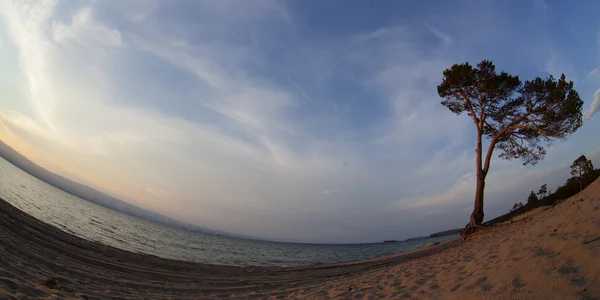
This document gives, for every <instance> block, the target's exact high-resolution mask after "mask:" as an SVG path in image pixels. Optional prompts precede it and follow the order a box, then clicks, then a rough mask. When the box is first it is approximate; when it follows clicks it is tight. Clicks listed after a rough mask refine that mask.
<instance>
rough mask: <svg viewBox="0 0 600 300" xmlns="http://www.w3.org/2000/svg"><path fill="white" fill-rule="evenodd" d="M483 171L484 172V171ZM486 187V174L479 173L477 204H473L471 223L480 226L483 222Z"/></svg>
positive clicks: (476, 194)
mask: <svg viewBox="0 0 600 300" xmlns="http://www.w3.org/2000/svg"><path fill="white" fill-rule="evenodd" d="M482 173H483V172H482ZM484 189H485V176H484V175H483V174H478V176H477V189H476V190H475V204H474V206H473V213H472V214H471V219H470V222H469V225H471V226H478V225H481V223H483V192H484Z"/></svg>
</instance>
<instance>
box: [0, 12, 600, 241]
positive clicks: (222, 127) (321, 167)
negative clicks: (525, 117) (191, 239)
mask: <svg viewBox="0 0 600 300" xmlns="http://www.w3.org/2000/svg"><path fill="white" fill-rule="evenodd" d="M299 5H300V6H302V5H303V4H299ZM415 5H416V4H415ZM490 5H491V4H490ZM494 5H496V6H498V7H495V6H487V4H486V5H483V4H481V5H475V6H473V5H470V6H468V9H467V8H465V7H462V6H460V5H459V6H457V7H456V8H455V11H452V12H431V14H430V15H429V14H428V15H426V16H423V17H418V18H417V17H415V16H411V15H410V14H407V15H405V16H402V20H404V21H402V22H400V21H398V19H389V20H387V21H385V22H384V21H383V20H380V19H379V17H378V16H368V14H367V16H366V17H367V19H365V22H364V24H363V23H361V24H362V25H359V26H358V25H357V26H354V25H353V26H349V24H346V23H343V22H342V21H340V22H341V23H340V24H337V23H336V24H332V25H331V26H319V27H318V28H315V27H313V26H317V25H313V24H320V23H319V21H318V20H316V19H315V20H314V22H313V21H311V22H308V21H307V20H308V19H310V18H308V17H307V16H313V14H314V13H315V12H311V11H310V10H311V9H314V8H310V7H296V6H293V5H291V3H289V2H279V1H253V2H239V1H218V2H211V1H197V2H162V1H138V0H129V1H120V2H118V4H117V3H116V2H114V3H113V2H101V1H84V2H68V1H65V2H62V1H40V2H35V1H29V2H15V3H10V2H6V1H4V2H0V20H1V23H0V24H1V25H2V26H3V27H2V30H0V38H2V44H3V45H4V46H3V47H2V48H0V62H2V63H6V66H7V67H6V68H3V69H2V70H0V79H3V80H4V79H6V80H7V82H9V83H10V84H6V85H2V87H3V90H2V91H1V92H0V93H2V97H3V100H2V101H3V103H2V104H3V107H2V110H1V111H0V122H2V124H3V128H4V129H3V130H2V131H0V137H2V138H4V137H10V138H14V139H15V140H17V139H18V141H19V143H18V144H19V145H21V146H22V147H23V149H25V148H27V149H28V150H30V151H29V152H30V153H33V154H36V157H33V158H34V160H36V161H37V162H40V163H42V164H44V166H47V167H49V168H51V169H52V170H54V171H57V172H59V173H61V174H66V173H68V174H69V175H70V176H71V177H73V179H76V180H81V181H84V182H86V183H89V184H91V185H93V186H94V187H96V188H99V189H103V190H105V191H108V192H111V193H113V194H116V195H118V196H120V197H123V198H124V199H125V200H127V201H131V202H133V203H135V204H137V205H140V206H143V207H145V208H150V209H153V210H156V211H159V212H162V213H165V214H167V215H170V216H173V217H177V218H180V219H182V220H186V221H189V222H193V223H198V224H201V225H204V226H209V227H215V228H217V229H222V230H229V231H233V232H240V233H243V234H248V235H252V236H260V237H267V238H276V239H286V240H295V241H313V242H314V241H327V242H348V241H367V240H370V239H373V240H381V239H384V238H390V237H389V234H391V233H393V234H395V235H401V236H408V235H414V234H420V233H421V232H418V233H417V232H414V231H413V229H412V227H410V225H411V224H412V222H414V220H415V219H414V216H415V215H418V214H417V213H415V211H418V210H421V211H432V210H431V207H437V208H436V210H435V211H436V213H437V215H436V216H438V217H437V218H436V219H437V220H439V222H438V223H436V224H428V225H426V226H424V227H420V228H421V230H441V229H444V227H454V226H457V225H456V224H458V223H461V224H460V225H462V222H463V219H465V218H466V217H467V216H468V213H469V212H468V207H469V205H470V202H471V200H470V198H472V197H471V196H470V194H471V193H472V184H473V183H469V181H470V180H471V179H472V178H471V177H469V176H470V175H469V174H470V173H471V172H472V165H473V163H472V162H471V161H472V159H473V139H472V137H473V135H472V134H473V128H472V124H470V123H469V120H468V118H462V117H457V116H455V115H454V114H452V113H451V112H449V111H448V110H447V109H445V108H444V107H443V106H441V105H440V99H439V97H438V96H437V93H436V86H437V84H439V82H440V81H441V78H442V71H443V70H444V69H445V68H447V67H449V66H450V65H452V64H453V63H456V62H463V61H465V60H468V61H471V62H475V61H476V60H479V59H481V58H482V56H481V55H483V54H485V55H486V57H485V58H490V59H493V60H496V59H498V60H499V61H502V62H503V65H500V64H499V66H498V67H499V68H501V69H505V68H506V69H507V70H513V69H517V70H521V69H520V68H521V67H522V68H523V69H527V70H528V71H531V70H533V71H531V72H535V71H537V70H541V69H544V68H545V69H546V70H547V71H548V72H550V73H552V74H554V73H556V72H566V73H567V74H568V75H569V76H570V77H571V76H576V75H577V74H585V73H586V72H587V71H585V72H581V70H578V69H576V68H575V67H574V66H578V65H582V64H580V63H567V62H571V61H573V62H574V61H575V60H573V57H572V56H569V55H568V53H566V52H565V51H562V52H561V51H554V52H553V50H548V49H546V50H547V51H546V52H542V53H540V54H539V55H537V56H540V57H544V58H545V57H550V59H549V60H548V61H544V62H540V63H535V64H534V63H532V62H531V59H530V58H531V55H530V54H527V55H524V54H522V52H519V51H520V50H519V49H522V48H520V47H513V46H514V45H518V42H519V38H521V39H522V38H524V37H531V38H532V39H533V40H535V41H536V43H530V44H537V42H538V41H540V39H541V38H540V36H543V35H539V34H538V33H539V32H538V31H536V30H532V31H531V32H529V31H528V30H521V29H519V31H518V32H516V31H515V30H516V29H515V28H513V27H517V26H516V25H515V26H512V25H510V26H506V24H513V22H507V20H504V19H502V17H501V16H502V14H499V15H500V17H499V16H497V15H496V14H492V13H495V12H503V11H504V12H506V11H507V9H508V8H507V7H505V6H503V5H504V4H502V5H501V4H494ZM471 10H472V11H471ZM427 11H429V10H427ZM347 13H348V15H347V16H346V17H349V18H348V20H350V19H352V20H354V17H353V16H352V14H353V13H354V14H357V15H361V14H363V12H358V11H356V12H347ZM317 15H318V14H315V15H314V16H317ZM456 15H460V16H463V15H464V16H465V18H460V19H464V20H471V19H469V18H466V16H468V15H471V16H476V17H475V19H473V21H472V22H473V24H476V26H475V25H473V24H470V23H469V24H467V23H465V24H463V23H457V22H455V21H454V20H456ZM506 15H510V16H512V15H513V14H512V13H508V12H507V13H506ZM491 16H493V17H491ZM399 18H400V17H399ZM311 20H312V19H311ZM517 21H519V20H517ZM519 22H520V23H518V24H521V23H523V22H525V21H524V20H520V21H519ZM382 24H383V25H382ZM424 24H425V25H424ZM427 24H428V25H427ZM441 24H444V25H441ZM321 25H322V24H321ZM338 25H339V27H338ZM346 25H348V26H346ZM355 25H356V24H355ZM528 32H529V33H528ZM517 33H518V36H519V37H518V38H515V39H514V40H513V39H512V38H511V37H512V36H514V35H515V34H517ZM498 37H501V38H506V39H507V42H506V45H508V44H510V45H511V47H508V46H507V47H508V48H505V49H504V48H503V49H495V48H496V47H497V44H496V43H497V41H496V39H498V40H499V39H501V38H498ZM503 43H504V42H503ZM440 45H441V47H440ZM492 48H494V49H492ZM7 49H9V50H7ZM544 49H545V48H544ZM517 50H519V51H517ZM542 50H543V49H542ZM495 53H500V54H498V55H496V54H495ZM559 54H560V55H559ZM488 55H491V56H492V57H487V56H488ZM507 57H510V59H507ZM513 60H514V63H511V62H512V61H513ZM8 80H12V81H8ZM13 83H14V84H13ZM588 89H589V88H588ZM595 89H597V87H594V90H595ZM582 94H584V93H583V92H582ZM597 95H598V93H596V101H594V103H592V105H591V106H590V111H588V114H587V116H591V115H593V114H594V113H595V112H596V111H597V106H598V100H597V99H598V97H597ZM4 99H6V100H4ZM27 149H26V150H27ZM49 162H52V163H51V164H50V163H49ZM515 165H518V163H517V164H507V165H502V164H499V163H495V164H494V166H493V167H494V168H498V169H501V170H502V172H503V173H502V174H503V175H502V176H500V177H498V178H499V179H497V180H499V181H502V180H504V178H510V177H511V175H510V174H519V173H520V172H521V170H520V169H516V167H515ZM495 180H496V179H495ZM507 182H509V183H511V184H512V183H513V181H507ZM507 184H508V183H507ZM505 186H506V185H503V184H498V187H497V188H495V187H493V188H490V195H491V196H490V197H492V198H493V197H498V196H495V195H497V194H500V192H499V191H501V189H502V188H503V187H505ZM524 188H525V187H524V185H522V186H520V188H516V189H514V190H515V195H517V194H518V193H521V192H523V190H522V189H524ZM525 192H526V191H525ZM515 197H516V196H515ZM511 201H512V200H511ZM498 203H500V202H498ZM390 207H393V208H394V210H390ZM457 207H458V208H459V209H457ZM492 207H493V206H492ZM502 209H504V208H502ZM498 211H500V210H498ZM494 212H495V211H494ZM444 214H446V215H448V216H447V217H444V216H443V215H444ZM399 216H402V217H399ZM459 221H460V222H459ZM399 228H400V229H399ZM398 230H400V231H398ZM316 232H319V233H320V234H319V235H316Z"/></svg>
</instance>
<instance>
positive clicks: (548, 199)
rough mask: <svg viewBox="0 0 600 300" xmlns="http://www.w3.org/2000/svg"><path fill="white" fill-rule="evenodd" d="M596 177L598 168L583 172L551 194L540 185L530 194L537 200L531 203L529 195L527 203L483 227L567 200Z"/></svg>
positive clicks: (598, 174) (486, 223) (599, 171)
mask: <svg viewBox="0 0 600 300" xmlns="http://www.w3.org/2000/svg"><path fill="white" fill-rule="evenodd" d="M580 158H581V157H580ZM580 158H578V159H580ZM584 158H585V156H584ZM574 166H575V164H573V166H571V168H572V169H573V168H574ZM590 166H591V162H590ZM598 177H600V168H599V169H593V167H592V168H590V169H587V170H585V172H583V173H582V174H581V175H580V176H573V177H571V178H569V179H567V181H566V182H565V183H564V184H563V185H561V186H559V187H557V188H556V190H555V191H554V192H553V193H552V192H549V191H547V190H546V185H542V187H540V190H539V192H538V193H537V194H536V193H534V192H532V194H533V195H534V196H538V197H539V199H538V200H535V201H532V200H531V199H532V198H533V197H532V194H530V195H529V197H528V198H527V200H529V201H527V203H526V204H523V203H517V204H515V205H514V206H513V207H512V208H511V209H510V211H509V212H508V213H507V214H504V215H501V216H499V217H497V218H495V219H492V220H489V221H487V222H485V223H484V224H485V225H493V224H497V223H502V222H505V221H508V220H510V219H511V218H513V217H515V216H518V215H520V214H523V213H525V212H528V211H530V210H532V209H534V208H537V207H540V206H549V205H554V204H556V203H557V202H559V201H561V200H564V199H567V198H569V197H571V196H573V195H575V194H577V193H579V192H580V191H581V190H582V189H583V188H585V187H586V186H588V185H590V184H591V183H592V182H594V181H595V180H596V179H597V178H598Z"/></svg>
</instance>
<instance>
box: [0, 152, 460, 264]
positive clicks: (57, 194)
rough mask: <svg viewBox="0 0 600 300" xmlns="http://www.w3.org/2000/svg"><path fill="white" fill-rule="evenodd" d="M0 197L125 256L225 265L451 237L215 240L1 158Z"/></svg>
mask: <svg viewBox="0 0 600 300" xmlns="http://www.w3.org/2000/svg"><path fill="white" fill-rule="evenodd" d="M0 197H1V198H3V199H5V200H6V201H8V202H10V203H12V204H13V205H15V206H16V207H18V208H20V209H21V210H23V211H25V212H27V213H29V214H31V215H32V216H34V217H36V218H38V219H40V220H42V221H44V222H46V223H50V224H52V225H54V226H56V227H58V228H60V229H62V230H64V231H66V232H69V233H72V234H75V235H77V236H79V237H82V238H84V239H88V240H92V241H97V242H100V243H104V244H108V245H111V246H114V247H117V248H121V249H124V250H129V251H134V252H143V253H149V254H154V255H157V256H161V257H165V258H172V259H179V260H188V261H196V262H201V263H211V264H224V265H262V266H274V265H277V266H295V265H310V264H317V263H326V262H340V261H349V260H358V259H365V258H372V257H377V256H381V255H385V254H391V253H397V252H402V251H407V250H412V249H416V248H420V247H423V245H424V244H426V243H432V242H437V241H443V240H447V239H449V238H454V237H456V236H450V237H441V238H432V239H426V240H420V241H411V242H399V243H385V244H384V243H381V244H353V245H313V244H292V243H277V242H265V241H254V240H246V239H237V238H230V237H223V236H214V235H209V234H202V233H198V232H192V231H187V230H183V229H178V228H172V227H167V226H163V225H161V224H157V223H153V222H150V221H146V220H142V219H138V218H135V217H131V216H128V215H125V214H122V213H119V212H116V211H113V210H110V209H107V208H104V207H102V206H98V205H96V204H93V203H91V202H88V201H86V200H83V199H81V198H78V197H76V196H73V195H71V194H68V193H65V192H63V191H61V190H59V189H56V188H54V187H52V186H50V185H48V184H46V183H44V182H42V181H40V180H38V179H37V178H35V177H33V176H31V175H29V174H27V173H25V172H23V171H22V170H21V169H19V168H17V167H15V166H13V165H12V164H10V163H9V162H7V161H6V160H4V159H2V158H0Z"/></svg>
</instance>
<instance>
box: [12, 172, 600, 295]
mask: <svg viewBox="0 0 600 300" xmlns="http://www.w3.org/2000/svg"><path fill="white" fill-rule="evenodd" d="M599 206H600V181H596V182H595V183H593V184H592V185H590V186H589V187H588V188H587V189H586V190H584V191H583V192H582V193H580V194H578V195H576V196H574V197H572V198H570V199H569V200H566V201H564V202H561V203H559V204H557V205H556V206H555V207H545V208H544V207H542V208H538V209H535V210H533V211H531V212H528V213H526V214H525V215H523V216H519V217H518V218H515V220H513V222H508V223H504V224H499V225H496V226H493V227H491V228H490V229H488V230H486V231H484V232H483V233H481V234H479V235H476V236H474V237H473V238H471V239H469V240H467V241H466V242H463V243H460V241H458V240H451V241H446V242H442V243H440V244H438V245H434V246H431V247H426V248H423V249H419V250H415V251H410V252H405V253H400V254H394V255H389V256H384V257H379V258H373V259H368V260H362V261H355V262H344V263H335V264H321V265H315V266H307V267H233V266H219V265H206V264H199V263H191V262H184V261H175V260H169V259H164V258H159V257H156V256H152V255H147V254H140V253H132V252H127V251H123V250H120V249H116V248H113V247H109V246H105V245H102V244H98V243H95V242H91V241H87V240H84V239H81V238H78V237H76V236H73V235H70V234H68V233H66V232H63V231H61V230H59V229H57V228H55V227H53V226H51V225H48V224H45V223H43V222H41V221H38V220H37V219H35V218H33V217H31V216H29V215H27V214H25V213H24V212H22V211H20V210H18V209H16V208H15V207H13V206H12V205H10V204H9V203H7V202H5V201H4V200H0V284H1V285H0V298H2V297H3V296H4V297H7V298H9V299H12V298H16V299H20V298H22V297H23V296H24V295H27V296H29V297H30V298H42V299H48V298H51V297H54V298H56V299H105V298H122V299H142V298H144V299H166V298H174V299H213V298H231V297H233V298H245V299H246V298H273V299H279V298H303V299H304V298H308V299H326V298H342V299H347V298H357V299H362V298H365V299H366V298H369V297H370V296H372V297H373V298H389V299H398V298H402V297H406V298H423V299H429V298H438V299H483V298H487V299H489V298H499V299H573V298H586V297H587V298H586V299H593V298H598V297H600V260H598V259H597V257H600V211H599V210H598V208H599ZM53 295H54V296H53Z"/></svg>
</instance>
